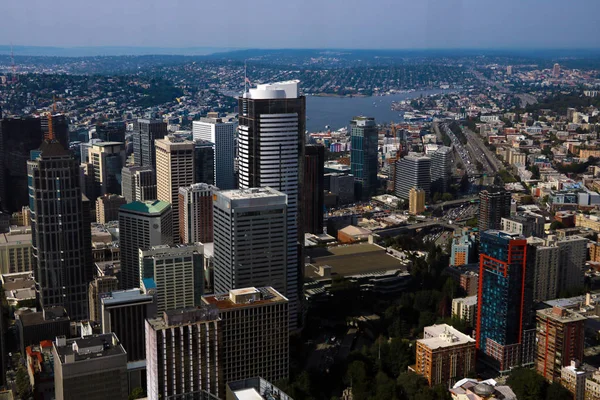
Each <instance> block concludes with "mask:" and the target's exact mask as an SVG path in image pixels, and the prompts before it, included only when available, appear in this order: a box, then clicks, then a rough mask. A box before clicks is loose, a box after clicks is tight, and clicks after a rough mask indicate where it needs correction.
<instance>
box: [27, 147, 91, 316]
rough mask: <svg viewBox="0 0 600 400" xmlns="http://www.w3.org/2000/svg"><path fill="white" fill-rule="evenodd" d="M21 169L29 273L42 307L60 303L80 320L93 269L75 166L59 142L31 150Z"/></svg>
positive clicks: (74, 162) (85, 308)
mask: <svg viewBox="0 0 600 400" xmlns="http://www.w3.org/2000/svg"><path fill="white" fill-rule="evenodd" d="M27 172H28V182H29V207H30V208H31V230H32V245H33V255H34V257H35V259H36V262H37V265H36V267H35V271H34V272H35V278H36V282H37V284H38V285H39V293H40V301H41V303H42V306H43V307H50V306H63V307H65V309H66V310H67V312H68V314H69V316H70V317H71V319H73V320H81V319H86V318H88V302H87V285H88V283H89V282H90V281H91V280H92V275H93V270H92V265H91V263H92V260H91V258H90V257H91V251H88V250H89V249H88V247H90V246H91V242H90V240H91V235H90V234H89V230H90V225H89V218H86V216H85V214H84V213H86V212H89V211H88V210H87V209H84V206H83V202H82V195H81V188H80V186H79V165H78V164H77V162H76V161H75V159H74V158H73V157H72V155H71V154H70V153H69V151H68V150H65V149H64V148H63V146H62V145H61V144H60V143H58V142H50V141H44V142H43V143H42V145H41V147H40V149H39V150H38V151H33V152H32V156H31V161H28V162H27ZM86 221H87V222H88V223H87V224H86V223H85V222H86Z"/></svg>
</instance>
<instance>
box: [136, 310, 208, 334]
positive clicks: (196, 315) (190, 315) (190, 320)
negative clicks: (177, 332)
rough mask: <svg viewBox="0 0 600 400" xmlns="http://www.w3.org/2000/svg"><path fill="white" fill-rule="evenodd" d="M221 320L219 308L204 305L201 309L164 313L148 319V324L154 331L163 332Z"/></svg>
mask: <svg viewBox="0 0 600 400" xmlns="http://www.w3.org/2000/svg"><path fill="white" fill-rule="evenodd" d="M218 319H219V311H218V310H217V307H215V306H214V305H210V304H204V305H203V306H200V307H188V308H180V309H177V310H169V311H164V312H163V314H162V316H160V317H156V318H148V319H147V320H146V321H148V324H150V326H151V327H152V328H153V329H154V330H163V329H167V328H171V327H176V326H182V325H190V324H196V323H198V322H206V321H215V320H218Z"/></svg>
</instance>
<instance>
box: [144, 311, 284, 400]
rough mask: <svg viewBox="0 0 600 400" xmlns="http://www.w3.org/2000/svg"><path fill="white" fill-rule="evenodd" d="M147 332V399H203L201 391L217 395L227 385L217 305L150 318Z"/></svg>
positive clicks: (171, 312) (166, 313)
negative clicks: (221, 350)
mask: <svg viewBox="0 0 600 400" xmlns="http://www.w3.org/2000/svg"><path fill="white" fill-rule="evenodd" d="M145 331H146V368H147V371H148V372H147V390H146V392H147V394H148V399H150V400H158V399H176V398H177V399H179V398H181V399H183V398H190V399H192V398H194V399H196V398H197V399H204V397H202V396H200V393H202V391H206V392H208V393H211V394H213V395H216V394H217V393H218V391H219V388H220V387H221V386H223V385H225V381H224V380H223V376H222V372H221V371H222V368H223V367H222V365H221V363H220V360H219V355H220V352H219V350H220V347H221V345H222V343H221V340H222V338H221V327H220V324H219V312H218V310H217V308H216V307H215V306H204V307H200V308H188V309H180V310H170V311H165V312H164V313H163V314H162V317H158V318H151V319H147V320H146V325H145ZM265 339H268V338H265ZM246 340H247V339H245V338H244V341H243V342H245V341H246ZM243 342H240V344H241V343H243ZM184 355H185V356H184ZM254 357H256V355H253V358H254ZM270 362H271V363H272V362H275V360H270ZM242 365H243V364H239V365H238V367H239V368H241V366H242ZM193 394H198V396H197V397H195V396H193ZM184 395H188V397H186V396H184Z"/></svg>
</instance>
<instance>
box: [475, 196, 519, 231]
mask: <svg viewBox="0 0 600 400" xmlns="http://www.w3.org/2000/svg"><path fill="white" fill-rule="evenodd" d="M510 202H511V196H510V192H506V191H504V190H497V191H488V190H482V191H481V192H479V232H485V231H487V230H488V229H500V228H501V224H502V218H503V217H509V216H510Z"/></svg>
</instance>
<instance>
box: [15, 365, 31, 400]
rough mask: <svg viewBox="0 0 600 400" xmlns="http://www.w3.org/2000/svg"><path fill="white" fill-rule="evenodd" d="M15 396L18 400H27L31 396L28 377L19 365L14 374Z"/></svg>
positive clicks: (23, 368) (22, 366) (23, 367)
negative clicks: (17, 396)
mask: <svg viewBox="0 0 600 400" xmlns="http://www.w3.org/2000/svg"><path fill="white" fill-rule="evenodd" d="M15 381H16V384H17V394H18V395H19V398H20V399H27V398H29V396H31V386H30V385H29V375H28V374H27V370H26V369H25V366H24V365H22V364H20V365H19V368H17V374H16V379H15Z"/></svg>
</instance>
